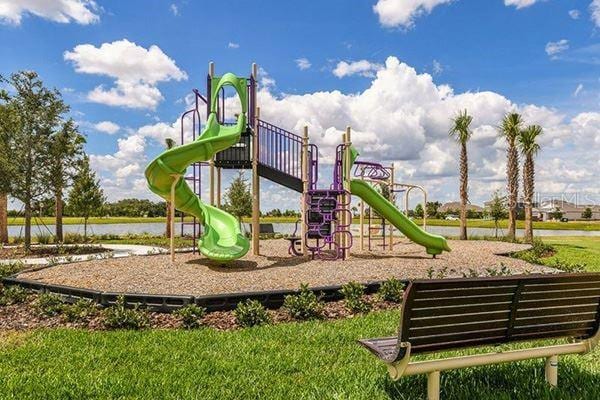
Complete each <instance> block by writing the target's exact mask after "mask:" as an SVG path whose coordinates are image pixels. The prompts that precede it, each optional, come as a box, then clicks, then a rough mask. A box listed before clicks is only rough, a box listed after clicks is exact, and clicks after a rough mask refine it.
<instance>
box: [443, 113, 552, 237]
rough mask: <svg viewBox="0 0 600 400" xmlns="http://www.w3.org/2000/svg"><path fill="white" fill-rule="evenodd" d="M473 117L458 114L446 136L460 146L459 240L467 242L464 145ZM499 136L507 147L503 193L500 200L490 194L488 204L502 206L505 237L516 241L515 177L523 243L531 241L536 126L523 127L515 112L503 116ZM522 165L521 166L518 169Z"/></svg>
mask: <svg viewBox="0 0 600 400" xmlns="http://www.w3.org/2000/svg"><path fill="white" fill-rule="evenodd" d="M472 122H473V117H472V116H471V115H469V114H468V112H467V110H464V111H461V112H459V113H458V114H457V115H456V116H455V117H454V119H453V120H452V126H451V128H450V131H449V135H450V136H451V137H453V138H455V139H456V141H457V142H458V144H459V146H460V161H459V169H460V179H459V193H460V202H461V210H460V238H461V239H463V240H466V239H467V204H468V202H469V192H468V181H469V161H468V153H467V143H468V142H469V140H470V139H471V136H472V134H473V132H472V130H471V123H472ZM498 133H499V135H500V136H501V137H502V138H503V139H504V140H505V142H506V144H507V150H506V191H507V195H506V197H504V198H503V199H502V198H501V197H500V196H499V194H498V193H495V194H494V198H493V200H492V203H494V206H495V207H496V208H497V207H498V206H499V204H498V200H502V203H504V204H505V205H506V208H507V210H508V237H509V238H510V239H515V238H516V227H517V209H518V207H517V205H518V197H519V186H520V182H519V177H520V176H521V178H522V184H523V200H524V201H523V202H524V206H525V207H524V208H525V241H527V242H532V241H533V215H532V211H533V196H534V191H535V165H534V158H535V156H536V154H537V153H538V152H539V150H540V145H539V143H538V138H539V137H540V135H542V133H543V129H542V127H541V126H539V125H528V126H525V122H524V120H523V117H522V116H521V115H520V114H519V113H516V112H509V113H507V114H506V115H505V116H504V118H503V119H502V121H501V122H500V125H499V126H498ZM521 161H522V165H521Z"/></svg>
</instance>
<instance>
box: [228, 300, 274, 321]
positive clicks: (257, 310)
mask: <svg viewBox="0 0 600 400" xmlns="http://www.w3.org/2000/svg"><path fill="white" fill-rule="evenodd" d="M233 315H234V316H235V320H236V322H237V323H238V325H240V326H243V327H250V326H258V325H265V324H269V323H271V317H270V316H269V313H268V312H267V310H266V309H265V308H264V307H263V305H262V304H260V302H259V301H258V300H250V299H247V300H246V301H242V302H240V303H238V305H237V308H236V309H235V310H234V311H233Z"/></svg>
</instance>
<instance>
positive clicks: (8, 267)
mask: <svg viewBox="0 0 600 400" xmlns="http://www.w3.org/2000/svg"><path fill="white" fill-rule="evenodd" d="M24 267H25V265H24V264H23V263H22V262H13V263H8V264H0V280H2V279H4V278H6V277H9V276H11V275H14V274H16V273H17V272H19V271H21V270H22V269H23V268H24Z"/></svg>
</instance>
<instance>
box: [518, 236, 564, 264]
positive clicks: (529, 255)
mask: <svg viewBox="0 0 600 400" xmlns="http://www.w3.org/2000/svg"><path fill="white" fill-rule="evenodd" d="M554 253H555V249H554V247H553V246H552V245H550V244H546V243H544V242H543V241H542V240H541V239H539V238H535V239H534V240H533V243H532V247H531V249H529V250H525V251H520V252H518V253H516V254H514V256H515V257H516V258H520V259H521V260H524V261H527V262H529V263H532V264H542V263H543V262H542V260H541V259H542V258H545V257H550V256H552V255H553V254H554Z"/></svg>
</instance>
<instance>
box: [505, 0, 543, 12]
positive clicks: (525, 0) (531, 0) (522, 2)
mask: <svg viewBox="0 0 600 400" xmlns="http://www.w3.org/2000/svg"><path fill="white" fill-rule="evenodd" d="M538 1H539V0H504V5H505V6H515V7H516V8H517V10H519V9H521V8H525V7H529V6H532V5H534V4H535V3H537V2H538Z"/></svg>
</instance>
